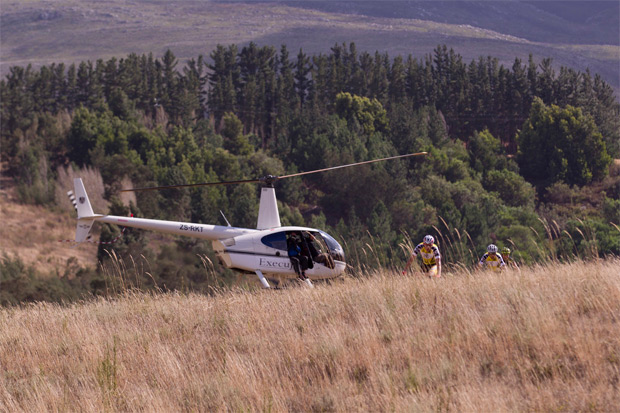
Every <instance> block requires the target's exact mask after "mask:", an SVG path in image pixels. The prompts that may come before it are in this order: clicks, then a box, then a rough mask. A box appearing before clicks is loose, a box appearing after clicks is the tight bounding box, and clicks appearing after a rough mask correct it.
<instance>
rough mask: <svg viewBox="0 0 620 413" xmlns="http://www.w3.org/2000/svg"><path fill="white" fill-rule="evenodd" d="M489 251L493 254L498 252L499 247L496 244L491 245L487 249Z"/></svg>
mask: <svg viewBox="0 0 620 413" xmlns="http://www.w3.org/2000/svg"><path fill="white" fill-rule="evenodd" d="M487 251H488V252H491V253H493V252H497V245H495V244H489V246H488V247H487Z"/></svg>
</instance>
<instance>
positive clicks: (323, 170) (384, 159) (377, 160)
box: [278, 152, 428, 179]
mask: <svg viewBox="0 0 620 413" xmlns="http://www.w3.org/2000/svg"><path fill="white" fill-rule="evenodd" d="M420 155H428V152H417V153H409V154H407V155H397V156H390V157H389V158H381V159H373V160H372V161H364V162H356V163H350V164H348V165H340V166H332V167H330V168H323V169H316V170H314V171H307V172H299V173H296V174H290V175H282V176H279V177H278V179H284V178H291V177H293V176H301V175H309V174H315V173H317V172H326V171H332V170H334V169H340V168H348V167H349V166H357V165H365V164H368V163H375V162H381V161H389V160H390V159H398V158H407V157H409V156H420Z"/></svg>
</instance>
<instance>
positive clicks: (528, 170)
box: [0, 43, 620, 288]
mask: <svg viewBox="0 0 620 413" xmlns="http://www.w3.org/2000/svg"><path fill="white" fill-rule="evenodd" d="M0 93H1V95H0V98H1V116H2V136H1V139H2V141H1V145H2V146H1V148H2V158H3V160H6V161H8V162H7V164H8V166H9V173H10V174H11V175H12V176H14V177H15V179H16V181H17V182H18V185H19V193H20V195H21V197H22V199H23V201H25V202H36V203H42V204H53V203H54V202H55V201H56V200H55V195H54V194H55V185H56V183H55V180H56V174H57V172H56V171H57V168H59V167H60V166H67V165H73V166H75V167H76V168H77V167H84V166H90V167H95V168H97V169H98V170H99V171H100V173H101V174H102V176H103V179H104V182H105V183H106V188H105V190H106V193H105V196H106V197H107V198H108V199H109V200H110V201H112V202H111V211H110V212H113V213H117V214H118V213H129V211H128V210H126V208H124V207H123V206H122V204H121V203H120V202H119V201H118V198H117V194H118V189H119V188H120V187H121V181H123V179H126V178H129V179H131V181H132V182H133V184H134V185H136V186H148V185H171V184H181V183H196V182H204V181H218V180H237V179H247V178H254V177H257V176H263V175H266V174H283V173H289V172H294V171H301V170H311V169H318V168H323V167H327V166H332V165H338V164H343V163H351V162H357V161H363V160H367V159H372V158H376V157H384V156H390V155H395V154H404V153H409V152H417V151H428V152H430V154H431V156H430V157H428V158H427V159H425V160H424V161H420V160H409V161H398V162H390V163H386V164H378V165H375V166H372V167H360V168H355V169H350V170H342V171H340V172H338V173H327V174H321V175H313V176H311V177H309V178H307V179H304V180H303V181H301V180H295V181H292V182H287V181H284V182H282V183H280V184H279V186H278V188H277V191H278V196H279V200H280V201H282V202H283V204H282V208H281V213H282V221H283V223H285V224H307V225H313V226H319V227H324V228H327V229H328V230H330V231H331V232H332V233H334V234H336V235H338V236H340V237H342V239H343V240H345V244H346V248H347V250H348V251H349V257H350V259H349V261H350V262H351V263H352V264H354V265H357V266H359V265H375V264H376V263H377V262H378V263H379V264H382V265H391V264H398V263H400V262H401V261H402V260H403V259H404V253H403V251H402V249H401V247H400V246H402V244H403V242H405V241H406V240H407V239H408V238H409V237H411V238H412V239H413V240H414V241H416V240H417V239H419V238H420V237H421V236H423V235H424V234H425V233H434V234H436V235H437V236H438V238H439V240H440V242H441V243H442V248H443V250H444V255H445V256H446V261H447V262H448V263H449V262H453V263H455V262H460V263H463V264H469V263H471V262H473V261H474V260H475V257H476V256H477V255H478V254H479V253H480V252H481V251H482V249H483V248H484V246H486V244H488V243H489V242H491V241H493V242H496V243H498V244H499V245H504V246H509V247H511V248H513V249H514V250H515V251H516V253H517V257H518V259H519V260H521V261H524V262H531V261H533V260H537V259H541V258H543V257H549V256H552V257H565V258H567V257H572V256H575V255H580V256H583V255H590V256H591V255H605V254H610V253H612V254H618V253H620V231H618V230H617V227H615V225H617V224H618V223H620V219H619V217H618V210H620V183H619V180H620V178H618V177H617V176H612V177H609V176H608V167H609V165H610V163H611V161H612V158H618V157H619V152H620V121H619V119H620V105H619V104H618V101H617V100H616V98H615V97H614V95H613V90H612V88H611V87H610V86H609V85H608V84H606V83H605V82H604V81H603V80H602V79H601V78H600V76H598V75H594V76H592V75H591V74H590V73H589V72H585V73H581V72H576V71H574V70H572V69H570V68H565V67H562V68H560V69H559V73H556V71H555V69H554V67H553V65H552V61H551V59H543V60H542V61H541V62H535V61H534V60H533V58H532V57H530V58H529V60H528V62H526V63H524V62H522V61H521V60H520V59H515V61H514V64H513V65H512V67H510V68H507V67H504V66H503V65H500V64H499V62H498V60H497V59H496V58H493V57H486V58H484V57H481V58H479V59H478V60H475V61H472V62H470V63H465V62H463V59H462V57H461V56H459V55H458V54H457V53H455V52H454V51H453V50H451V49H448V48H447V47H446V46H439V47H437V48H436V49H435V50H434V51H433V53H432V54H429V55H427V56H424V57H422V58H421V59H418V58H414V57H413V56H408V57H407V58H403V57H402V56H396V57H394V58H390V57H389V56H388V55H387V54H386V53H383V54H381V53H378V52H377V53H375V54H370V53H367V52H358V51H357V50H356V47H355V44H353V43H351V44H349V45H347V44H342V45H339V44H337V45H335V46H334V47H333V48H332V49H331V52H330V53H328V54H319V55H314V56H308V55H306V54H305V53H304V52H303V50H299V52H298V53H297V55H296V56H294V55H291V54H289V51H288V49H287V48H286V46H282V47H281V48H280V49H279V50H277V49H276V48H274V47H259V46H257V45H256V44H254V43H251V44H250V45H248V46H245V47H243V48H241V49H239V47H238V46H236V45H230V46H218V47H217V48H216V49H215V50H214V51H213V52H212V53H211V54H210V57H209V59H205V58H203V57H202V56H199V57H198V58H197V59H191V60H189V61H188V62H186V64H185V65H180V64H179V62H178V60H177V59H176V58H175V56H174V55H173V53H172V52H170V51H168V52H167V53H166V54H165V55H164V56H163V57H162V58H161V59H159V58H154V57H153V56H152V55H142V56H138V55H135V54H132V55H129V56H127V57H126V58H122V59H116V58H112V59H110V60H108V61H103V60H98V61H97V62H94V63H93V62H90V61H88V62H81V63H80V64H79V65H71V66H69V67H66V66H65V65H63V64H52V65H50V66H43V67H41V68H40V69H38V70H35V69H33V68H32V67H30V66H28V67H12V68H11V69H10V73H9V74H8V75H7V76H6V78H5V79H3V80H2V81H1V82H0ZM257 196H258V192H257V188H256V187H253V186H250V185H240V186H228V187H213V188H208V189H195V190H169V191H162V192H161V193H152V192H150V193H144V194H142V193H141V194H138V199H137V205H133V206H132V209H133V212H134V213H135V214H139V215H142V216H148V217H154V218H164V219H166V218H168V219H175V220H192V221H194V222H207V223H218V222H220V220H221V216H220V212H219V211H220V210H222V211H224V212H225V213H226V216H227V217H228V219H229V220H230V222H231V223H232V224H233V225H235V226H250V227H251V226H253V225H255V221H256V214H257V207H258V206H257V204H258V201H257ZM117 233H118V229H117V228H112V227H109V228H108V227H106V228H104V230H103V233H102V238H103V239H104V240H106V239H111V238H113V237H114V236H115V235H116V234H117ZM131 233H132V235H131V236H129V237H125V238H124V240H125V241H124V242H121V243H118V244H114V249H115V250H116V252H117V253H119V254H120V255H121V256H122V255H123V254H132V255H133V256H135V254H137V255H140V254H143V255H145V256H146V257H150V259H152V270H153V273H155V275H154V277H152V278H151V279H150V280H146V281H145V284H149V283H151V284H152V285H155V284H157V285H160V286H161V285H163V284H165V285H166V286H167V287H168V288H179V287H180V286H190V287H192V288H198V287H199V286H200V285H203V286H204V285H206V284H208V281H207V280H206V279H205V277H204V276H201V275H199V274H200V272H201V271H202V272H204V268H202V264H201V263H200V262H196V261H198V260H197V259H196V258H195V254H194V255H193V257H194V262H191V261H192V260H191V259H181V258H179V261H183V262H184V263H185V264H183V266H181V267H182V268H185V269H180V270H173V269H171V268H169V267H166V266H165V265H163V264H162V265H161V266H159V265H158V264H157V263H159V262H160V261H162V260H168V261H170V260H172V261H174V256H175V254H177V255H181V254H186V253H187V251H191V250H193V249H196V250H200V253H203V254H205V255H206V256H209V254H210V249H209V248H208V246H203V245H202V244H201V243H197V242H195V241H187V240H180V241H178V243H177V246H176V247H169V248H167V249H166V251H165V253H160V254H159V257H158V256H156V254H155V253H154V252H153V251H151V250H150V249H149V248H148V242H147V239H146V238H145V236H144V234H142V233H140V232H139V231H137V230H134V231H132V232H131ZM369 250H370V251H371V252H369ZM106 257H108V253H106V252H105V251H104V250H103V249H101V251H100V258H101V259H105V258H106ZM190 258H191V257H190ZM211 258H212V257H211ZM181 267H179V268H181ZM186 267H187V268H186ZM158 268H162V269H161V271H160V272H161V273H162V274H159V273H158V270H157V269H158ZM163 268H169V270H170V271H172V272H174V274H172V275H171V274H167V275H166V274H163V273H164V272H165V271H164V269H163ZM175 271H176V272H175ZM222 272H223V270H222ZM157 277H161V278H157ZM166 277H167V278H166ZM201 277H202V278H201ZM192 279H193V280H194V281H193V284H192V282H187V280H192Z"/></svg>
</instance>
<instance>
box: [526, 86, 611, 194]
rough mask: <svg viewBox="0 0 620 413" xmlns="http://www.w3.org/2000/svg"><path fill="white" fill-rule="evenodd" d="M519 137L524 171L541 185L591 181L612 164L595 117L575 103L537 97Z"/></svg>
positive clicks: (581, 183)
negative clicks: (551, 102) (554, 102)
mask: <svg viewBox="0 0 620 413" xmlns="http://www.w3.org/2000/svg"><path fill="white" fill-rule="evenodd" d="M517 140H518V144H519V152H518V155H517V161H518V163H519V166H520V168H521V173H522V175H523V177H524V178H525V179H527V180H528V181H530V182H532V183H534V184H535V185H536V186H538V187H540V188H546V187H547V186H549V185H550V184H552V183H554V182H557V181H564V182H566V183H567V184H569V185H574V184H576V185H586V184H589V183H591V182H592V181H593V180H598V179H601V178H603V177H604V176H605V175H606V174H607V170H608V167H609V164H610V163H611V157H610V156H609V155H608V154H607V150H606V147H605V142H604V141H603V137H602V136H601V134H600V133H599V131H598V129H597V127H596V124H595V123H594V120H593V119H592V118H591V117H590V116H588V115H585V114H584V113H583V111H582V110H581V109H580V108H575V107H572V106H566V107H565V108H560V107H558V106H555V105H551V106H550V107H549V106H546V105H545V104H544V103H543V102H542V100H540V99H538V98H535V99H534V102H533V104H532V108H531V110H530V116H529V118H528V120H527V121H526V122H525V124H524V125H523V128H522V130H521V133H520V134H519V136H518V138H517Z"/></svg>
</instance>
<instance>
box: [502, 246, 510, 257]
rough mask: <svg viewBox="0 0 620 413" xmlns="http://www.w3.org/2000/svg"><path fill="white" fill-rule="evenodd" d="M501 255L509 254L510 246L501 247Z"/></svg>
mask: <svg viewBox="0 0 620 413" xmlns="http://www.w3.org/2000/svg"><path fill="white" fill-rule="evenodd" d="M502 255H510V248H508V247H504V248H502Z"/></svg>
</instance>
